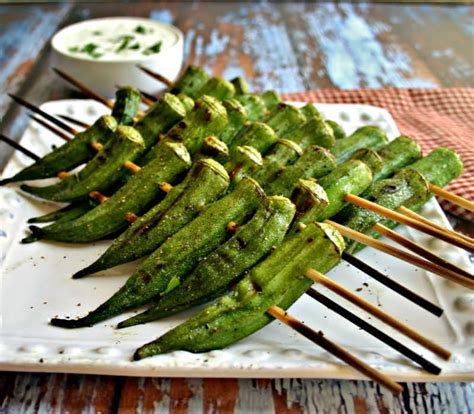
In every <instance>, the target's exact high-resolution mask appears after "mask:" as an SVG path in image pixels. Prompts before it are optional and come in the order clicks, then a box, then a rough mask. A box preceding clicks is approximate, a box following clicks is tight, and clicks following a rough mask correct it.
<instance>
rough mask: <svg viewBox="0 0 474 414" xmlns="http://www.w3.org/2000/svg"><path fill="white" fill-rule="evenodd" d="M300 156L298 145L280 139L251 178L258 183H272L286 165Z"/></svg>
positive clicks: (300, 151)
mask: <svg viewBox="0 0 474 414" xmlns="http://www.w3.org/2000/svg"><path fill="white" fill-rule="evenodd" d="M301 154H302V150H301V148H300V146H299V145H298V144H295V143H294V142H293V141H289V140H287V139H280V140H278V141H277V143H276V144H275V145H274V147H273V148H272V150H271V152H270V153H269V154H267V155H266V156H265V158H264V159H263V164H262V166H261V167H259V168H257V169H256V170H255V172H254V173H253V174H252V176H253V177H254V178H255V179H256V180H257V181H258V182H259V183H270V182H272V181H273V180H274V179H275V178H276V177H277V176H278V174H280V172H281V171H282V170H283V169H284V168H286V167H287V166H288V165H291V164H293V163H294V162H295V161H296V160H297V159H298V158H299V157H300V156H301Z"/></svg>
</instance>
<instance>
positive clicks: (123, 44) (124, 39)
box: [115, 35, 135, 52]
mask: <svg viewBox="0 0 474 414" xmlns="http://www.w3.org/2000/svg"><path fill="white" fill-rule="evenodd" d="M134 39H135V36H132V35H123V36H120V38H119V41H120V44H119V45H118V47H117V49H116V50H115V51H116V52H121V51H122V50H125V49H128V45H129V43H130V42H131V41H132V40H134Z"/></svg>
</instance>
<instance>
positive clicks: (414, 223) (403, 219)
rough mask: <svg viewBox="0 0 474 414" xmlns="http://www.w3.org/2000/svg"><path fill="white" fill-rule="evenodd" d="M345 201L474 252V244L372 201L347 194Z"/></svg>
mask: <svg viewBox="0 0 474 414" xmlns="http://www.w3.org/2000/svg"><path fill="white" fill-rule="evenodd" d="M345 200H346V201H347V202H349V203H352V204H355V205H356V206H359V207H362V208H365V209H367V210H370V211H373V212H375V213H378V214H381V215H382V216H384V217H387V218H389V219H391V220H395V221H397V222H399V223H402V224H405V225H407V226H410V227H413V228H414V229H416V230H419V231H422V232H424V233H427V234H429V235H431V236H433V237H436V238H439V239H441V240H444V241H446V242H448V243H450V244H453V245H454V246H457V247H460V248H462V249H465V250H467V251H469V252H474V244H472V243H467V242H466V241H465V240H463V239H462V238H460V237H458V236H453V235H451V234H448V233H445V232H442V231H440V230H438V229H436V228H434V227H433V226H431V225H427V224H425V223H423V222H419V221H418V220H414V219H412V218H411V217H408V216H405V215H404V214H400V213H397V212H396V211H393V210H390V209H388V208H386V207H382V206H380V205H378V204H376V203H373V202H372V201H369V200H366V199H364V198H361V197H358V196H356V195H354V194H347V195H346V196H345Z"/></svg>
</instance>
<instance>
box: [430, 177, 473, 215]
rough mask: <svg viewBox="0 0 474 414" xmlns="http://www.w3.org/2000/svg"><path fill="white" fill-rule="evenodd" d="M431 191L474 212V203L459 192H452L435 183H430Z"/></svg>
mask: <svg viewBox="0 0 474 414" xmlns="http://www.w3.org/2000/svg"><path fill="white" fill-rule="evenodd" d="M430 191H431V192H432V193H433V194H436V195H437V196H438V197H441V198H444V199H446V200H448V201H451V203H453V204H456V205H458V206H460V207H462V208H465V209H466V210H469V211H473V212H474V203H473V202H472V201H470V200H467V199H465V198H464V197H461V196H458V195H457V194H454V193H451V192H450V191H447V190H445V189H444V188H441V187H438V186H437V185H433V184H430Z"/></svg>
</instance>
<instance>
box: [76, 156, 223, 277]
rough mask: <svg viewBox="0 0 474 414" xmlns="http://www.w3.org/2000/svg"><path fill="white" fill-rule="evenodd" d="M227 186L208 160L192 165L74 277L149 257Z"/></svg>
mask: <svg viewBox="0 0 474 414" xmlns="http://www.w3.org/2000/svg"><path fill="white" fill-rule="evenodd" d="M228 185H229V176H228V175H227V173H226V171H225V170H224V168H223V167H222V166H221V165H220V164H219V163H217V162H215V161H214V160H211V159H203V160H200V161H198V162H196V163H195V165H194V166H193V168H192V169H191V170H190V171H189V173H188V174H187V176H186V178H185V179H184V180H183V181H182V182H181V183H180V184H178V185H177V186H175V187H173V188H172V189H171V191H170V192H169V193H168V194H167V195H166V197H165V198H164V200H163V201H162V202H161V203H158V204H157V205H156V206H155V207H153V208H152V209H151V210H149V211H148V212H147V213H146V214H144V215H143V216H142V217H140V218H139V219H137V220H136V221H135V222H134V223H133V224H132V225H131V226H130V227H129V228H128V229H127V230H125V231H124V232H123V233H122V234H121V235H120V236H119V237H118V238H117V239H115V240H114V242H113V243H112V245H111V246H110V247H109V248H108V249H107V250H106V251H105V253H103V254H102V255H101V256H100V258H99V259H98V260H96V261H95V262H94V263H93V264H91V265H90V266H88V267H87V268H85V269H83V270H81V271H80V272H78V273H76V274H75V275H74V277H82V276H85V275H88V274H92V273H95V272H98V271H100V270H104V269H108V268H110V267H113V266H117V265H119V264H121V263H127V262H131V261H133V260H136V259H139V258H140V257H143V256H146V255H147V254H150V253H152V252H153V251H154V250H156V249H157V248H158V247H159V246H160V245H161V244H162V243H163V242H164V241H165V240H166V239H167V238H168V237H170V236H171V235H173V234H174V233H176V232H177V231H179V230H180V229H181V228H183V227H184V226H185V225H186V224H188V223H189V222H190V221H191V220H193V219H194V218H195V217H196V216H197V215H198V214H199V213H200V212H201V211H202V210H203V209H204V208H205V207H206V206H207V205H209V204H210V203H212V202H213V201H215V200H216V199H217V198H219V197H220V196H221V195H222V194H223V193H224V191H225V190H226V189H227V187H228Z"/></svg>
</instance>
